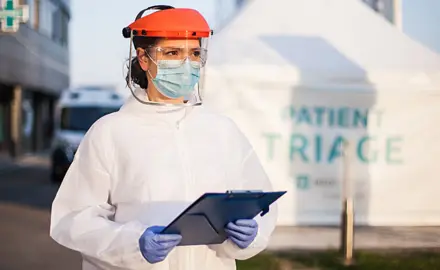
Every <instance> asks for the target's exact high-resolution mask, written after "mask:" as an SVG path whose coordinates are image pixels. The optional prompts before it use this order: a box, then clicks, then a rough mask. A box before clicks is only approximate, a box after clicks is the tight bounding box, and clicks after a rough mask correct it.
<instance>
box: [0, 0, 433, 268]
mask: <svg viewBox="0 0 440 270" xmlns="http://www.w3.org/2000/svg"><path fill="white" fill-rule="evenodd" d="M155 4H168V5H172V6H176V7H190V8H195V9H197V10H199V11H200V12H201V13H202V14H203V15H204V16H206V18H207V20H208V22H209V24H210V25H211V27H212V28H213V29H214V32H215V33H216V34H215V35H214V37H213V38H212V40H211V42H210V47H209V48H208V51H209V54H208V59H209V60H208V70H207V76H206V85H205V88H206V89H205V91H206V105H207V106H211V107H212V108H214V109H217V110H219V111H221V112H222V113H225V114H227V115H228V116H230V117H231V118H233V119H234V120H235V121H236V122H237V123H238V124H239V126H240V128H242V129H243V132H244V133H245V134H246V135H247V136H248V137H249V138H250V140H251V142H252V144H253V145H254V147H255V149H256V151H257V153H258V155H259V157H260V159H261V160H262V163H263V165H264V166H265V169H266V171H267V172H268V174H269V176H270V177H271V179H272V180H273V183H274V186H275V188H276V189H282V190H288V194H289V195H288V196H287V197H286V198H284V200H282V201H280V209H281V211H280V216H279V224H278V225H279V226H278V228H277V230H276V231H275V233H274V236H273V239H272V242H271V244H270V247H269V249H268V252H267V253H265V254H262V255H261V256H259V257H258V258H254V259H253V260H250V261H249V262H242V263H241V264H240V265H239V267H240V269H343V268H340V267H343V266H341V265H340V263H339V261H340V258H342V257H343V256H344V255H343V253H340V252H338V250H340V248H341V242H342V240H341V239H342V238H341V234H343V230H341V228H342V227H343V226H341V225H342V224H343V223H344V222H343V221H344V220H345V222H346V221H347V219H344V218H343V217H344V216H345V217H347V216H351V214H353V212H354V215H353V216H351V217H353V218H354V220H353V222H354V225H355V227H356V229H355V234H354V237H355V239H356V240H355V241H354V242H353V243H354V246H355V247H356V252H357V253H355V254H357V256H358V258H357V260H356V261H357V262H358V263H357V265H356V266H354V268H353V267H352V268H350V269H372V268H367V267H371V265H375V267H376V268H382V269H411V270H412V269H440V259H439V258H440V254H438V250H439V249H440V201H439V200H438V193H439V192H440V185H439V183H440V182H439V181H438V177H439V175H440V170H439V167H438V165H437V164H438V162H440V141H439V139H438V138H440V129H439V128H438V123H440V0H326V1H324V0H271V1H265V0H191V1H189V0H174V1H172V0H163V1H149V0H126V1H116V0H105V1H104V0H93V1H90V0H88V1H86V0H74V1H70V0H1V1H0V27H1V30H0V237H1V239H2V244H0V270H2V269H5V270H22V269H23V270H24V269H29V268H32V269H80V257H79V255H78V254H76V253H74V252H71V251H69V250H67V249H64V248H62V247H60V246H58V245H57V244H55V243H54V242H53V241H52V240H51V239H50V238H49V236H48V230H49V217H50V206H51V203H52V200H53V198H54V196H55V194H56V192H57V189H58V187H59V184H60V183H61V181H62V178H63V176H64V174H65V172H66V170H67V169H68V167H69V165H70V163H71V161H72V160H73V156H74V154H75V151H76V148H77V147H78V145H79V143H80V142H81V139H82V138H83V136H84V134H85V132H86V131H87V130H88V128H89V127H90V126H91V125H92V124H93V123H94V122H95V121H96V120H97V119H98V118H100V117H102V116H103V115H105V114H108V113H110V112H113V111H117V110H118V109H119V107H120V106H121V105H122V104H123V102H124V100H125V99H126V98H127V97H128V96H129V95H130V91H129V89H128V88H127V87H126V85H125V79H124V78H125V71H124V65H125V64H126V60H127V59H128V53H129V44H128V42H127V40H125V39H124V38H123V37H122V35H121V30H122V28H123V27H125V26H126V25H128V24H129V23H130V22H131V21H132V20H133V19H134V18H135V16H136V14H137V13H138V12H139V11H140V10H142V9H144V8H146V7H148V6H152V5H155ZM224 89H227V90H228V91H224ZM255 119H259V123H256V122H255ZM344 142H345V144H344ZM343 145H345V147H342V146H343ZM344 153H345V155H344ZM347 200H348V201H349V202H353V201H354V211H353V212H350V211H348V212H347V211H344V210H346V209H345V208H344V206H347V204H346V203H347ZM349 219H350V218H349ZM341 220H342V221H341ZM353 243H351V244H353ZM345 248H347V247H345ZM362 252H364V253H362ZM390 261H394V262H397V263H394V264H387V263H388V262H390ZM399 263H401V264H399ZM283 267H284V268H283ZM363 267H365V268H363ZM393 267H395V268H393ZM405 267H407V268H405Z"/></svg>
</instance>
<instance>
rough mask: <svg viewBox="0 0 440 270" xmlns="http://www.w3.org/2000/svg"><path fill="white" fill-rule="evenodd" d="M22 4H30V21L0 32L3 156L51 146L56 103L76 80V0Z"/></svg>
mask: <svg viewBox="0 0 440 270" xmlns="http://www.w3.org/2000/svg"><path fill="white" fill-rule="evenodd" d="M2 1H3V0H0V3H1V2H2ZM16 3H18V4H19V5H28V6H29V20H28V22H27V23H23V24H21V25H20V28H19V30H18V32H16V33H0V156H12V157H17V156H20V155H23V154H25V153H29V152H37V151H41V150H44V149H46V148H48V147H49V146H50V142H51V137H52V133H53V126H54V125H53V121H54V117H53V115H54V106H55V102H56V100H57V98H58V97H59V95H60V93H61V91H62V90H63V89H65V88H67V87H68V86H69V80H70V74H69V46H68V44H69V39H68V35H69V21H70V1H69V0H17V1H16ZM2 8H4V7H0V9H2ZM3 23H4V21H3Z"/></svg>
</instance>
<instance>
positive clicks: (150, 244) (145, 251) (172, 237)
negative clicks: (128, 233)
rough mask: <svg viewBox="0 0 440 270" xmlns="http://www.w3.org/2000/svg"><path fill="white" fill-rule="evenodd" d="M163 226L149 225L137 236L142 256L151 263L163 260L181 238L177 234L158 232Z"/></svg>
mask: <svg viewBox="0 0 440 270" xmlns="http://www.w3.org/2000/svg"><path fill="white" fill-rule="evenodd" d="M164 228H165V227H162V226H153V227H149V228H148V229H146V230H145V232H144V233H143V234H142V236H141V238H139V248H140V250H141V253H142V256H144V258H145V259H146V260H147V261H148V262H149V263H151V264H153V263H158V262H161V261H163V260H165V258H166V257H167V256H168V254H169V253H170V251H171V250H173V248H174V247H175V246H177V245H178V244H179V243H180V241H181V240H182V236H181V235H178V234H159V233H160V232H161V231H162V230H163V229H164Z"/></svg>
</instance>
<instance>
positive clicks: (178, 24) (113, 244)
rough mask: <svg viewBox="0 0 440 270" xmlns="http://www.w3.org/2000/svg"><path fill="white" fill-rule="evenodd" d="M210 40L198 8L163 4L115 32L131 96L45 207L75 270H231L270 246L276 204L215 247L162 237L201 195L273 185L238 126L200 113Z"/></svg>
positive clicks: (87, 141)
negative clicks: (74, 258) (125, 47)
mask: <svg viewBox="0 0 440 270" xmlns="http://www.w3.org/2000/svg"><path fill="white" fill-rule="evenodd" d="M146 10H157V11H154V12H152V13H151V14H149V15H146V16H143V13H144V12H145V11H146ZM211 33H212V32H211V30H210V28H209V26H208V24H207V22H206V20H205V19H204V18H203V17H202V16H201V15H200V13H198V12H197V11H195V10H192V9H181V8H173V7H170V6H154V7H150V8H148V9H145V10H143V11H141V12H140V13H139V15H138V16H137V18H136V20H135V21H134V22H133V23H132V24H130V25H129V26H128V27H126V28H124V29H123V35H124V37H126V38H129V39H130V55H131V57H130V61H129V65H128V66H129V68H128V75H127V84H128V86H129V88H130V89H131V91H132V94H133V95H132V97H131V98H129V99H128V100H127V101H126V103H125V104H124V105H123V106H122V108H121V109H120V110H119V111H118V112H116V113H113V114H109V115H107V116H104V117H103V118H101V119H99V120H98V121H97V122H95V124H94V125H93V126H92V127H91V128H90V130H89V131H88V132H87V133H86V135H85V137H84V139H83V141H82V143H81V144H80V146H79V148H78V151H77V153H76V155H75V158H74V161H73V163H72V165H71V166H70V168H69V170H68V172H67V174H66V176H65V178H64V180H63V183H62V184H61V186H60V189H59V191H58V194H57V196H56V198H55V200H54V202H53V205H52V216H51V228H50V234H51V237H52V238H53V239H55V240H56V241H57V242H58V243H60V244H61V245H63V246H66V247H68V248H70V249H73V250H76V251H78V252H80V253H81V254H82V256H83V269H87V270H97V269H155V270H178V269H185V270H194V269H210V270H217V269H218V270H223V269H225V270H226V269H235V260H245V259H248V258H250V257H252V256H255V255H256V254H258V253H259V252H261V251H262V250H264V249H265V248H266V246H267V244H268V240H269V237H270V235H271V233H272V231H273V229H274V227H275V222H276V216H277V211H276V208H275V207H271V210H270V212H269V213H268V214H267V215H264V216H263V217H261V216H257V217H256V218H255V219H250V220H246V219H244V220H237V221H235V222H231V223H229V224H228V225H227V226H226V228H225V230H226V232H227V235H228V239H227V240H226V241H225V242H223V243H222V244H217V245H205V246H204V245H198V246H177V245H178V244H179V242H180V240H181V236H180V235H162V234H159V232H160V231H161V230H162V229H163V228H164V227H163V226H166V225H168V224H169V223H170V222H171V221H172V220H173V219H174V218H175V217H176V216H178V215H179V214H180V212H181V211H183V210H184V209H185V208H186V207H187V206H188V205H189V204H190V203H191V202H193V201H194V200H195V199H197V198H198V197H199V196H200V195H202V194H204V193H205V192H225V191H226V190H264V191H270V190H272V188H271V184H270V181H269V180H268V178H267V176H266V174H265V172H264V170H263V168H262V166H261V165H260V162H259V160H258V158H257V156H256V154H255V152H254V150H253V149H252V147H251V145H250V144H249V142H248V140H247V139H246V138H245V137H244V135H243V134H242V133H241V132H240V131H239V129H238V128H237V127H236V125H235V124H234V122H232V121H231V120H229V119H228V118H225V117H223V116H220V115H216V114H213V113H210V112H208V111H206V109H204V108H203V106H199V105H201V104H202V94H201V93H202V86H201V85H202V79H203V68H204V66H205V64H206V60H207V39H208V38H209V37H210V36H211ZM132 48H134V50H135V53H134V52H131V49H132Z"/></svg>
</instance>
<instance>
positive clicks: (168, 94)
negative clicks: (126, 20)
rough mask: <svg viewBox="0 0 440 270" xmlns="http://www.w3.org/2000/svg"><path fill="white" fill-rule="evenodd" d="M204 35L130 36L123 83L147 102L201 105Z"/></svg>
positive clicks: (153, 103)
mask: <svg viewBox="0 0 440 270" xmlns="http://www.w3.org/2000/svg"><path fill="white" fill-rule="evenodd" d="M208 41H209V37H207V38H173V37H167V38H162V37H147V36H139V35H138V36H136V35H135V34H134V33H133V31H132V33H131V37H130V55H129V59H130V61H129V63H128V66H127V68H128V70H127V86H128V87H129V88H130V91H131V93H132V94H133V96H134V98H136V99H137V100H138V101H139V102H141V103H143V104H148V105H158V106H184V107H185V106H198V105H201V104H202V101H203V100H202V99H203V82H204V78H205V65H206V61H207V56H208Z"/></svg>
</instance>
